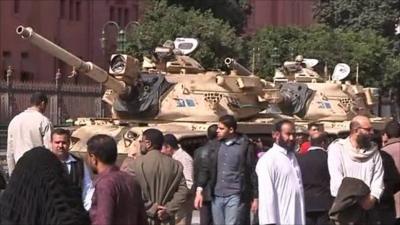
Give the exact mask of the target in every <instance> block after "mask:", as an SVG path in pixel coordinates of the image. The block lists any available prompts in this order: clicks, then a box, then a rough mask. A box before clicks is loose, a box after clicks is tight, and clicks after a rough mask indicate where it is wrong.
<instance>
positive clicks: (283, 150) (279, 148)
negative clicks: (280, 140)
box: [273, 143, 288, 155]
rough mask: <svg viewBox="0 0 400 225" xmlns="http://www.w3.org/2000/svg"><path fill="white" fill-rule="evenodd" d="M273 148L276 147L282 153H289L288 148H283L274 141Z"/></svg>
mask: <svg viewBox="0 0 400 225" xmlns="http://www.w3.org/2000/svg"><path fill="white" fill-rule="evenodd" d="M273 148H274V149H276V150H277V151H278V152H280V153H282V154H285V155H288V151H287V150H286V149H284V148H282V147H281V146H280V145H278V144H277V143H274V146H273Z"/></svg>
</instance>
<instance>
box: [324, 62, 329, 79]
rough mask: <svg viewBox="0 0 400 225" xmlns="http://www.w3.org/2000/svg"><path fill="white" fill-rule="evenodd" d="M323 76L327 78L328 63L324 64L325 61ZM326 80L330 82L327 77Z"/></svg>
mask: <svg viewBox="0 0 400 225" xmlns="http://www.w3.org/2000/svg"><path fill="white" fill-rule="evenodd" d="M324 76H325V78H327V77H328V63H326V61H325V66H324ZM328 78H329V80H330V77H328Z"/></svg>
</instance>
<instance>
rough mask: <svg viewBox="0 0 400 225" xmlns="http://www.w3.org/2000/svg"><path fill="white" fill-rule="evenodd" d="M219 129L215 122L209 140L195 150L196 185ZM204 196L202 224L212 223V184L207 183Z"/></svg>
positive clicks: (211, 127)
mask: <svg viewBox="0 0 400 225" xmlns="http://www.w3.org/2000/svg"><path fill="white" fill-rule="evenodd" d="M217 129H218V126H217V125H216V124H213V125H211V126H209V127H208V128H207V139H208V142H207V143H206V144H205V145H204V146H201V147H200V148H198V149H196V151H194V161H193V168H194V174H193V176H194V186H195V187H197V186H198V183H199V182H198V177H199V173H200V168H201V167H202V166H203V165H207V161H208V153H209V151H210V147H209V146H210V145H212V143H213V142H215V141H217ZM202 194H203V196H204V198H203V202H202V207H201V208H200V209H199V211H200V225H212V224H213V221H212V212H211V199H212V198H211V190H210V185H207V186H206V187H205V188H204V190H203V191H202Z"/></svg>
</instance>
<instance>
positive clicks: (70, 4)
mask: <svg viewBox="0 0 400 225" xmlns="http://www.w3.org/2000/svg"><path fill="white" fill-rule="evenodd" d="M68 8H69V20H73V19H74V15H73V13H74V1H73V0H69V7H68Z"/></svg>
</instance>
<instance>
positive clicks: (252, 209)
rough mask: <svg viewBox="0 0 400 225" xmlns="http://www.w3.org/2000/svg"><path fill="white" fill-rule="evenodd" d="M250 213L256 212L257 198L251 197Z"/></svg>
mask: <svg viewBox="0 0 400 225" xmlns="http://www.w3.org/2000/svg"><path fill="white" fill-rule="evenodd" d="M250 210H251V212H252V213H254V214H255V213H257V211H258V198H255V199H253V202H252V203H251V208H250Z"/></svg>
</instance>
